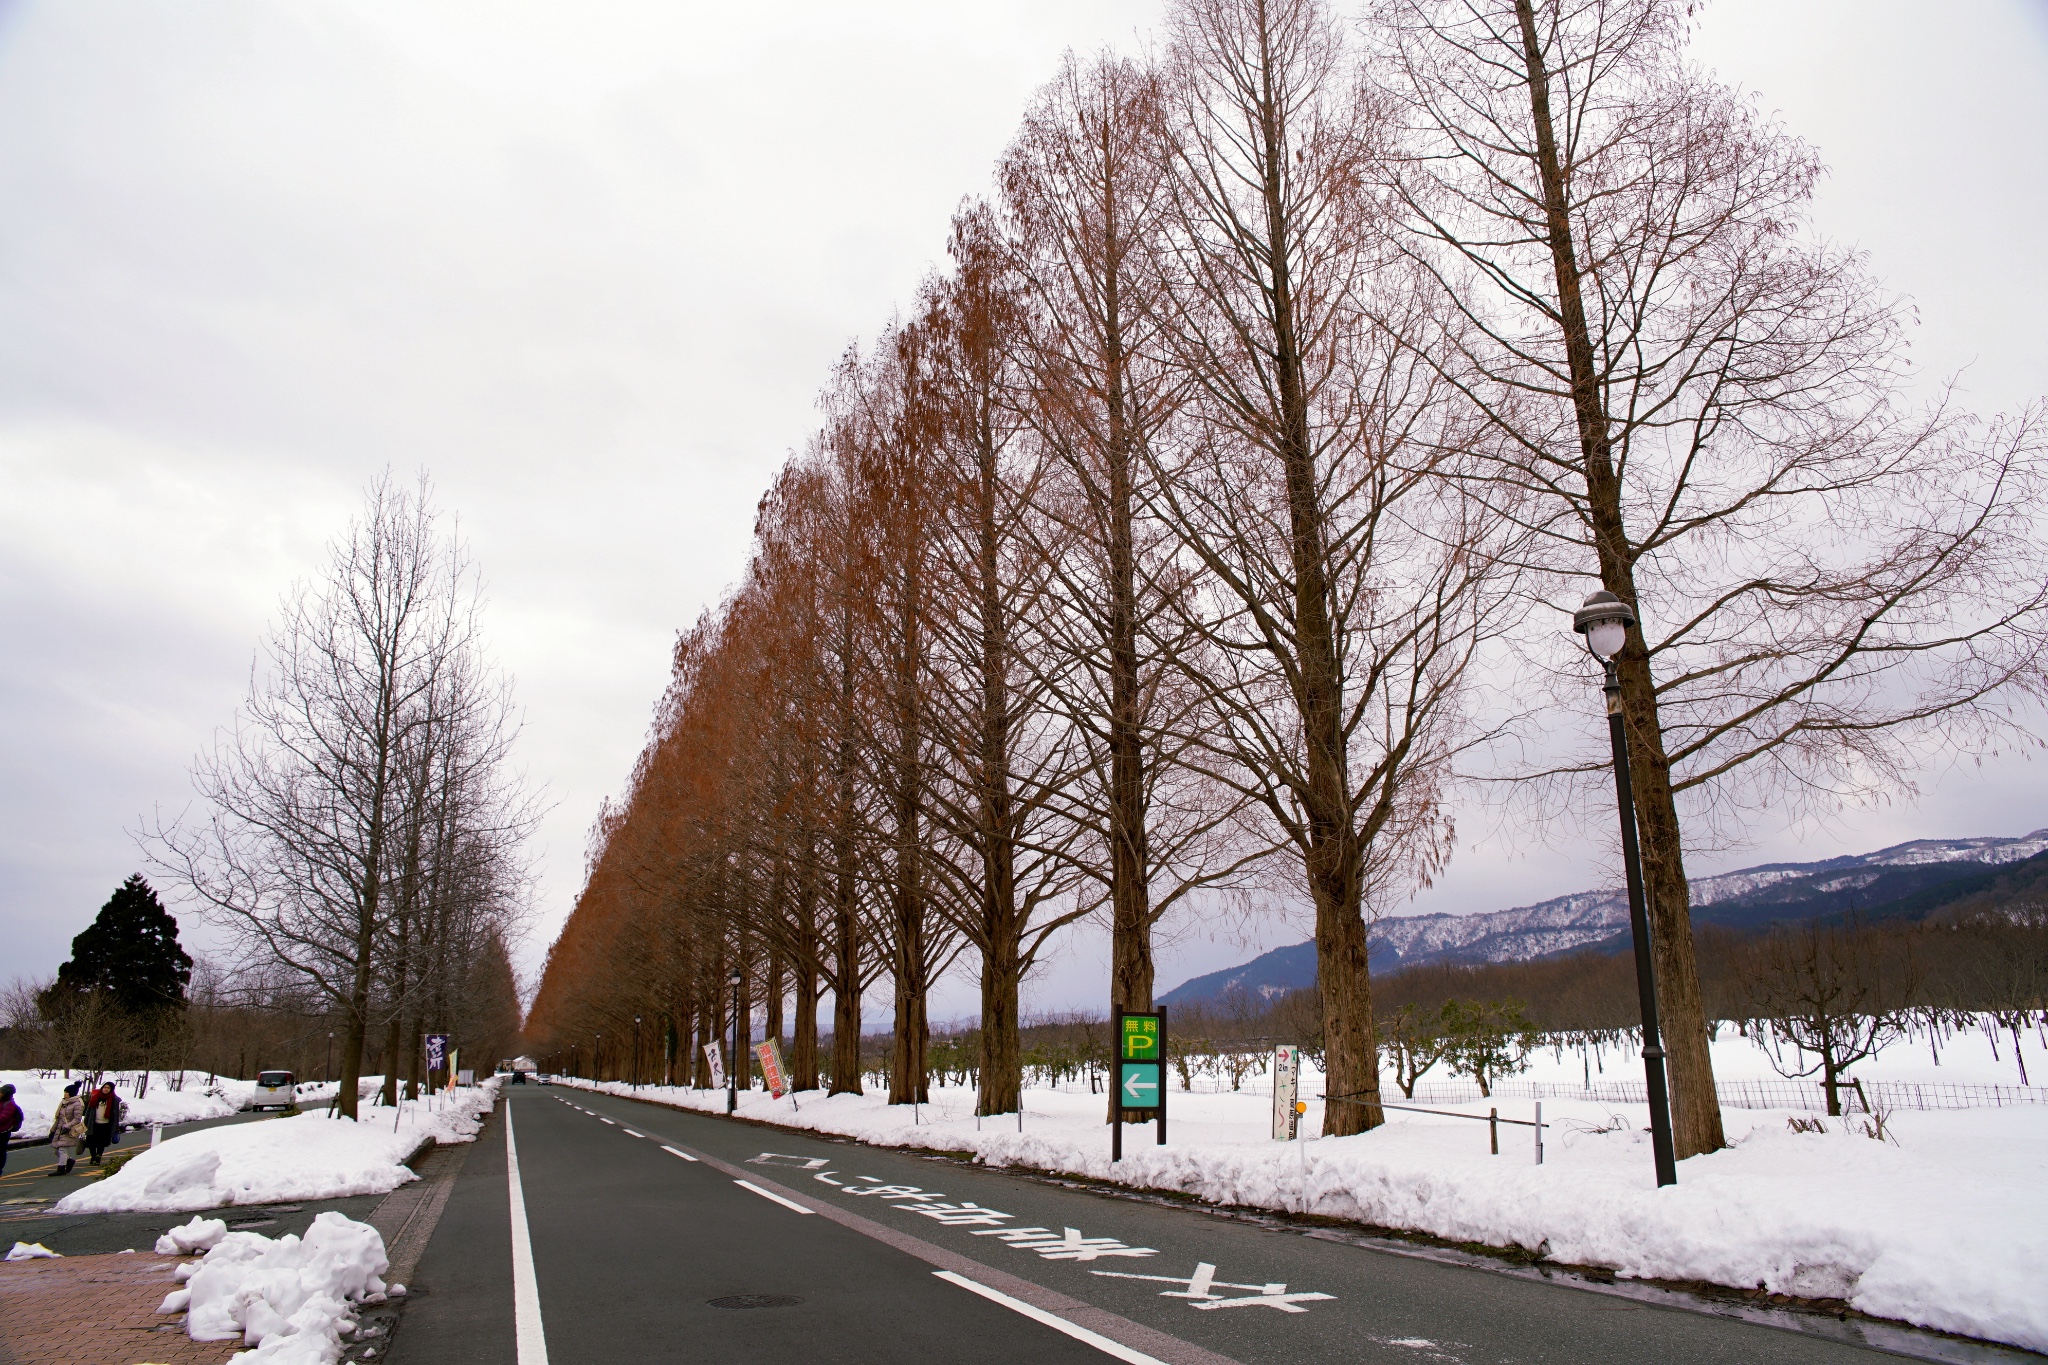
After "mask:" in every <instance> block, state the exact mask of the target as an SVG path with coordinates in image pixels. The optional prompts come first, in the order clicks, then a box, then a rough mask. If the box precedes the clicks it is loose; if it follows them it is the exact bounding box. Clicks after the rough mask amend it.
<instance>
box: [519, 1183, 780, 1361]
mask: <svg viewBox="0 0 2048 1365" xmlns="http://www.w3.org/2000/svg"><path fill="white" fill-rule="evenodd" d="M676 1155H677V1156H681V1155H682V1153H681V1152H677V1153H676ZM732 1183H733V1184H735V1185H737V1186H739V1187H740V1188H741V1189H743V1190H752V1191H753V1192H754V1193H755V1194H758V1195H760V1196H761V1197H762V1198H763V1199H773V1200H774V1201H775V1202H776V1203H778V1204H780V1205H782V1207H784V1208H786V1209H795V1210H796V1211H797V1212H798V1213H816V1212H817V1210H816V1209H807V1208H805V1207H804V1206H803V1205H802V1204H799V1203H797V1202H796V1200H794V1199H784V1198H783V1197H782V1196H781V1195H779V1194H777V1193H775V1191H773V1190H764V1189H762V1188H761V1187H760V1186H759V1185H756V1184H755V1183H754V1182H753V1181H751V1180H735V1181H733V1182H732ZM522 1365H523V1362H522Z"/></svg>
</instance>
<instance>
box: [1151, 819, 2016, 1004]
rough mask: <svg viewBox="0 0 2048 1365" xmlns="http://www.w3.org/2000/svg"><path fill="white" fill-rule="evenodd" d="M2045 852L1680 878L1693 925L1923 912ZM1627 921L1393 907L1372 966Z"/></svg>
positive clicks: (1501, 948) (1309, 947)
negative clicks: (1688, 881) (1688, 890)
mask: <svg viewBox="0 0 2048 1365" xmlns="http://www.w3.org/2000/svg"><path fill="white" fill-rule="evenodd" d="M2044 852H2048V829H2039V830H2035V831H2034V832H2033V833H2032V834H2024V835H2021V836H2019V837H2018V838H1995V837H1993V838H1980V839H1914V840H1912V841H1910V842H1908V843H1903V844H1894V845H1893V846H1891V847H1890V848H1884V849H1879V850H1878V851H1877V852H1875V853H1865V854H1855V855H1849V856H1845V857H1840V858H1828V859H1825V860H1823V861H1821V862H1814V863H1765V864H1763V865H1761V866H1758V867H1749V868H1744V869H1742V870H1741V871H1739V872H1724V873H1722V874H1721V875H1720V876H1717V877H1701V878H1699V879H1697V880H1695V881H1694V882H1693V883H1692V904H1693V918H1694V920H1696V921H1697V922H1699V923H1702V924H1723V925H1727V926H1729V927H1732V928H1744V929H1750V928H1760V927H1763V926H1764V925H1768V924H1771V923H1773V922H1776V921H1780V920H1798V919H1810V918H1814V917H1816V916H1821V915H1832V914H1842V913H1849V912H1854V913H1859V914H1864V915H1868V916H1872V917H1882V916H1888V915H1892V914H1912V913H1919V912H1924V910H1925V909H1927V908H1931V906H1932V905H1933V904H1936V903H1939V902H1940V901H1942V900H1945V899H1953V898H1954V897H1955V896H1959V895H1962V894H1965V893H1966V892H1967V891H1968V890H1969V889H1971V888H1972V886H1973V884H1974V882H1976V881H1981V880H1983V878H1984V877H1985V876H1986V875H1988V874H1989V871H1990V869H1993V868H1997V867H2000V866H2003V865H2005V864H2008V863H2016V862H2020V861H2022V860H2024V859H2027V858H2032V857H2036V856H2038V855H2040V854H2042V853H2044ZM1627 932H1628V896H1627V894H1626V893H1625V892H1624V891H1621V890H1619V889H1614V890H1606V891H1579V892H1574V893H1573V894H1571V895H1569V896H1558V897H1555V898H1553V899H1551V900H1547V901H1538V902H1537V903H1536V904H1534V905H1523V906H1517V907H1515V908H1514V909H1512V910H1495V911H1492V912H1489V913H1486V914H1477V915H1444V914H1433V915H1402V916H1397V917H1393V918H1388V919H1383V920H1380V921H1379V922H1378V923H1376V924H1374V925H1373V926H1372V931H1371V934H1370V936H1369V938H1368V943H1369V945H1370V948H1371V953H1372V966H1373V970H1374V971H1388V970H1392V969H1395V968H1399V967H1408V966H1415V965H1418V964H1421V963H1425V962H1526V961H1529V960H1530V959H1532V958H1538V957H1548V956H1550V955H1552V954H1554V953H1565V952H1570V951H1572V950H1573V949H1576V948H1586V947H1590V946H1593V945H1595V944H1601V943H1606V942H1609V941H1611V940H1614V939H1616V938H1617V937H1618V936H1620V935H1623V934H1626V933H1627ZM1314 981H1315V945H1314V944H1313V943H1298V944H1294V945H1293V946H1291V947H1287V948H1276V949H1274V950H1273V951H1272V952H1270V953H1266V954H1264V955H1262V956H1260V957H1257V958H1254V959H1253V960H1252V961H1250V962H1247V963H1245V964H1243V965H1242V966H1238V967H1230V968H1226V969H1225V970H1223V971H1220V972H1211V973H1209V974H1208V975H1206V976H1198V977H1196V978H1194V979H1193V980H1192V981H1187V982H1184V983H1182V984H1181V985H1179V986H1177V987H1175V988H1174V989H1173V990H1171V991H1168V992H1167V993H1166V994H1165V995H1163V996H1161V997H1160V1003H1162V1004H1164V1005H1167V1006H1169V1007H1171V1006H1174V1005H1187V1004H1193V1003H1196V1002H1205V1003H1207V1002H1215V1001H1218V1000H1221V999H1223V998H1225V997H1226V996H1229V995H1231V994H1233V993H1235V992H1240V991H1241V992H1247V993H1250V994H1252V995H1255V996H1259V997H1263V998H1271V997H1272V996H1275V995H1278V994H1281V993H1283V992H1285V991H1290V990H1294V989H1296V988H1298V987H1301V986H1307V985H1311V984H1313V983H1314Z"/></svg>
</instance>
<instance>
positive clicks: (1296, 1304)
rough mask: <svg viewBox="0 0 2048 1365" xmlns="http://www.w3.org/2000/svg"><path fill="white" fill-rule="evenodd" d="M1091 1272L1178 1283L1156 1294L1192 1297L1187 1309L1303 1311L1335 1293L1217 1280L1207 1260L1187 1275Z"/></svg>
mask: <svg viewBox="0 0 2048 1365" xmlns="http://www.w3.org/2000/svg"><path fill="white" fill-rule="evenodd" d="M1094 1273H1095V1274H1097V1275H1104V1276H1107V1277H1108V1278H1110V1279H1112V1280H1150V1281H1151V1282H1152V1283H1154V1284H1177V1285H1181V1286H1182V1288H1179V1289H1162V1290H1160V1291H1159V1295H1160V1297H1161V1298H1166V1299H1190V1300H1193V1302H1191V1303H1190V1304H1189V1305H1188V1306H1189V1307H1190V1308H1205V1309H1206V1308H1277V1309H1279V1310H1280V1311H1281V1312H1283V1313H1306V1312H1307V1311H1308V1310H1307V1309H1306V1308H1303V1307H1302V1306H1301V1305H1303V1304H1305V1303H1315V1302H1318V1301H1319V1300H1323V1299H1334V1298H1336V1297H1337V1296H1336V1295H1335V1294H1318V1293H1312V1292H1306V1293H1305V1292H1296V1293H1293V1294H1290V1293H1288V1292H1287V1286H1286V1285H1284V1284H1231V1283H1229V1282H1228V1281H1226V1280H1219V1279H1217V1278H1216V1267H1215V1266H1213V1265H1210V1264H1209V1263H1208V1262H1207V1261H1198V1262H1196V1264H1195V1273H1194V1274H1192V1275H1188V1276H1176V1275H1133V1274H1131V1273H1129V1272H1128V1271H1121V1270H1098V1271H1095V1272H1094ZM1222 1289H1243V1290H1249V1291H1250V1293H1249V1294H1245V1295H1239V1296H1237V1297H1232V1296H1231V1295H1229V1294H1221V1293H1218V1292H1217V1291H1218V1290H1222Z"/></svg>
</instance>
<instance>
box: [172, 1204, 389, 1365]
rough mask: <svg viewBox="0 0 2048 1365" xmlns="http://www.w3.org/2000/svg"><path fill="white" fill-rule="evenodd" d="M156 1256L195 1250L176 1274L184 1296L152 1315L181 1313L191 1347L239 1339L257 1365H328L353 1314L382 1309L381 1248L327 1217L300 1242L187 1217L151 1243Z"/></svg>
mask: <svg viewBox="0 0 2048 1365" xmlns="http://www.w3.org/2000/svg"><path fill="white" fill-rule="evenodd" d="M156 1249H157V1252H158V1254H160V1255H173V1254H179V1253H189V1252H191V1251H195V1250H201V1249H204V1250H205V1252H206V1255H205V1258H204V1259H203V1260H200V1261H198V1262H196V1263H194V1264H188V1265H182V1266H179V1267H178V1276H179V1278H180V1279H183V1280H185V1282H186V1283H185V1288H183V1289H178V1290H173V1291H172V1292H171V1293H170V1294H169V1295H167V1296H166V1297H165V1299H164V1301H163V1303H162V1304H161V1305H160V1306H159V1307H158V1309H157V1311H158V1312H159V1313H177V1312H183V1313H184V1314H185V1334H186V1335H187V1336H189V1337H191V1338H192V1340H194V1341H232V1340H233V1339H234V1338H236V1337H240V1338H241V1339H242V1340H243V1342H244V1343H245V1344H247V1345H249V1346H253V1347H255V1348H256V1349H255V1351H254V1352H253V1353H252V1354H251V1355H249V1356H248V1357H247V1358H248V1359H249V1360H251V1361H261V1362H265V1365H332V1362H333V1361H334V1360H335V1359H337V1358H338V1357H339V1356H340V1355H341V1339H342V1337H344V1336H346V1335H348V1334H349V1333H350V1332H352V1331H353V1322H352V1320H351V1319H352V1314H353V1313H354V1311H355V1305H357V1304H361V1303H381V1302H383V1301H384V1298H385V1291H384V1281H383V1280H382V1279H381V1278H380V1277H381V1276H382V1275H383V1274H384V1272H385V1271H386V1270H387V1269H389V1268H390V1267H389V1263H388V1262H387V1261H386V1260H385V1256H384V1239H383V1237H381V1236H379V1235H378V1232H377V1230H376V1229H375V1228H373V1227H371V1226H370V1225H369V1224H367V1223H358V1222H356V1221H355V1220H354V1219H351V1218H347V1217H344V1216H343V1215H341V1214H339V1213H334V1212H331V1211H330V1212H327V1213H323V1214H321V1215H320V1216H319V1217H317V1218H315V1219H314V1220H313V1225H312V1226H311V1227H309V1228H307V1229H306V1235H305V1236H304V1237H298V1236H294V1235H292V1234H290V1233H287V1234H286V1235H284V1236H283V1237H278V1238H275V1239H273V1238H269V1237H265V1236H263V1235H261V1234H260V1233H254V1232H229V1231H228V1230H227V1225H226V1224H224V1223H222V1222H221V1221H220V1220H219V1219H199V1218H194V1219H193V1220H192V1221H191V1222H190V1223H187V1224H186V1225H185V1226H184V1227H182V1228H173V1229H172V1230H171V1231H170V1232H168V1233H166V1234H165V1235H164V1237H163V1238H162V1240H160V1241H159V1242H158V1243H157V1248H156Z"/></svg>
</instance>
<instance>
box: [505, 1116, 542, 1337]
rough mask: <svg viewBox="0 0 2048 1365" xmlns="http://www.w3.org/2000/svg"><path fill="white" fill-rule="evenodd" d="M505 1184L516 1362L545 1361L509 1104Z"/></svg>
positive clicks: (524, 1206)
mask: <svg viewBox="0 0 2048 1365" xmlns="http://www.w3.org/2000/svg"><path fill="white" fill-rule="evenodd" d="M505 1184H506V1187H507V1188H508V1189H509V1190H510V1191H511V1196H512V1330H513V1333H514V1335H515V1337H516V1339H517V1341H518V1343H519V1365H548V1339H547V1335H546V1333H545V1332H544V1331H543V1329H542V1327H541V1322H540V1281H539V1280H537V1279H536V1278H534V1273H533V1240H532V1239H531V1238H530V1237H529V1236H528V1235H527V1231H526V1191H525V1189H524V1188H523V1187H522V1186H521V1185H520V1183H519V1145H518V1144H517V1143H516V1142H515V1141H513V1138H512V1106H511V1105H509V1104H508V1105H506V1106H505Z"/></svg>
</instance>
